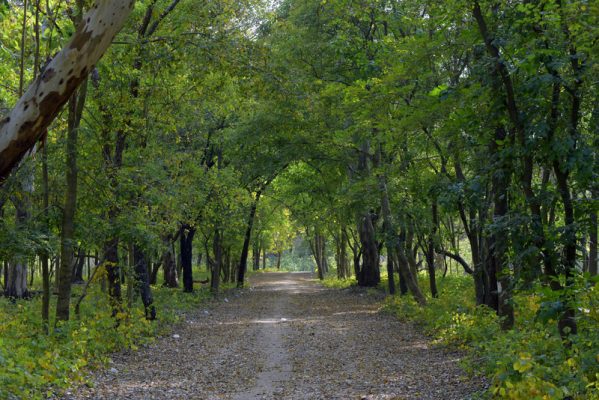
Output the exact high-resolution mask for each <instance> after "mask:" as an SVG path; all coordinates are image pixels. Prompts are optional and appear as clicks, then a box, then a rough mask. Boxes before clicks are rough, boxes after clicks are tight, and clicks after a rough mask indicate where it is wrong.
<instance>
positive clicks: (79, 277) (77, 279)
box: [72, 247, 85, 283]
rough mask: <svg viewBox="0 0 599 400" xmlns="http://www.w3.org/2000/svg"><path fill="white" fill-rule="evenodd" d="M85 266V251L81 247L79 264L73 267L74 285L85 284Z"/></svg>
mask: <svg viewBox="0 0 599 400" xmlns="http://www.w3.org/2000/svg"><path fill="white" fill-rule="evenodd" d="M84 266H85V249H84V248H83V247H79V251H78V252H77V262H76V263H75V266H74V267H73V277H72V282H73V283H85V280H84V279H83V267H84Z"/></svg>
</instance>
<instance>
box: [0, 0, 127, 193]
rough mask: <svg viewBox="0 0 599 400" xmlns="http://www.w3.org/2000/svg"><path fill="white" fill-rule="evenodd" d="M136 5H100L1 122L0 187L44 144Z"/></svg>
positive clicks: (107, 0) (115, 1)
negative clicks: (45, 136) (39, 143)
mask: <svg viewBox="0 0 599 400" xmlns="http://www.w3.org/2000/svg"><path fill="white" fill-rule="evenodd" d="M134 4H135V1H134V0H128V1H123V0H104V1H97V2H96V4H95V5H94V6H93V7H92V8H91V10H90V11H89V12H88V13H87V14H86V15H85V16H84V17H83V19H82V23H81V24H79V26H78V28H77V30H76V31H75V34H74V35H73V37H72V38H71V41H70V42H69V43H68V44H67V45H66V46H65V47H64V48H63V49H62V50H61V51H60V52H59V53H58V54H57V55H56V56H55V57H54V58H53V59H52V61H50V63H49V64H48V65H47V66H46V68H45V69H44V71H43V73H42V74H41V75H40V76H39V77H38V78H37V79H36V80H35V81H34V82H33V83H32V84H31V86H30V87H29V89H28V90H27V92H26V93H25V94H24V95H23V96H21V98H20V99H19V101H18V102H17V104H16V105H15V107H14V108H13V109H12V111H11V112H10V114H9V115H8V117H6V118H5V119H3V120H2V121H0V183H2V182H4V180H5V179H6V177H7V176H8V175H9V174H10V172H11V171H12V169H13V168H14V167H15V166H16V165H18V164H19V162H20V161H21V159H22V158H23V156H24V155H25V154H26V153H27V152H28V151H29V150H30V149H31V148H32V147H33V146H34V145H35V143H36V142H37V141H39V140H40V138H41V136H42V134H43V132H44V131H45V130H46V128H48V126H50V124H51V123H52V121H54V119H55V118H56V116H57V115H58V113H59V112H60V109H61V108H62V106H63V105H64V104H65V103H66V102H67V101H68V100H69V98H70V97H71V95H72V94H73V92H74V91H75V90H76V89H77V87H78V86H79V85H80V84H81V83H82V82H83V81H84V80H85V78H86V77H87V75H88V74H89V73H90V72H91V70H92V69H93V67H94V66H95V65H96V64H97V62H98V61H99V60H100V58H101V57H102V55H104V53H105V52H106V50H107V49H108V47H109V46H110V44H111V43H112V40H113V39H114V37H115V35H116V34H117V33H118V32H119V31H120V30H121V28H122V27H123V25H124V24H125V21H126V20H127V17H128V16H129V14H130V13H131V11H132V10H133V5H134Z"/></svg>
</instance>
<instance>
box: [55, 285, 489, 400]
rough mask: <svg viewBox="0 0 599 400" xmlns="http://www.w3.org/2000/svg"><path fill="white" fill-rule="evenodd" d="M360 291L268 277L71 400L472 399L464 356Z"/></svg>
mask: <svg viewBox="0 0 599 400" xmlns="http://www.w3.org/2000/svg"><path fill="white" fill-rule="evenodd" d="M379 308H380V301H379V299H377V298H376V296H373V295H371V294H368V293H366V292H365V291H362V290H358V289H342V290H339V289H327V288H324V287H322V286H320V285H318V284H317V283H316V281H315V280H313V279H312V277H311V275H310V274H304V273H281V274H277V273H264V274H256V275H254V276H252V277H251V279H250V288H248V289H244V290H240V291H231V292H228V293H226V294H225V295H222V296H221V297H220V298H219V299H218V301H214V302H213V303H212V304H209V305H207V306H206V308H204V309H200V310H198V311H196V312H194V313H190V314H188V315H187V317H186V321H185V323H183V324H180V325H179V326H177V327H176V329H175V330H174V331H173V332H172V334H171V335H170V336H168V337H164V338H161V339H159V340H157V341H156V342H155V343H154V344H152V345H150V346H147V347H144V348H141V349H139V350H138V351H135V352H132V351H130V352H125V353H120V354H116V355H114V356H113V362H112V364H111V365H109V367H108V368H107V369H106V370H105V371H103V372H100V373H97V374H96V376H94V377H93V378H92V380H93V381H94V385H93V388H91V389H90V388H82V389H80V390H79V391H76V392H75V393H74V394H70V395H68V396H67V397H65V399H70V400H75V399H106V400H108V399H232V400H242V399H248V400H249V399H444V400H447V399H468V398H470V396H472V395H475V393H477V392H480V391H481V390H484V388H485V382H484V379H481V378H472V377H468V376H466V374H465V373H464V371H463V370H462V369H461V368H460V366H459V361H460V359H461V358H462V357H463V354H461V353H459V352H454V351H452V350H448V349H444V348H440V347H436V346H433V345H432V344H431V342H430V339H428V338H427V337H425V336H424V335H423V334H422V333H420V332H419V331H418V329H417V328H415V327H414V326H413V325H411V324H407V323H404V322H400V321H398V320H397V319H396V318H394V317H393V316H392V315H389V314H386V313H380V312H379Z"/></svg>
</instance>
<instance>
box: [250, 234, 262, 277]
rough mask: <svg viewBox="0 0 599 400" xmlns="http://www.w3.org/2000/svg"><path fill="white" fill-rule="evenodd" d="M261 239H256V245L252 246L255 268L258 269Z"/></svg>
mask: <svg viewBox="0 0 599 400" xmlns="http://www.w3.org/2000/svg"><path fill="white" fill-rule="evenodd" d="M260 253H261V250H260V241H259V240H258V239H257V238H256V239H255V240H254V246H253V247H252V258H253V261H254V263H253V269H254V271H258V270H259V269H260Z"/></svg>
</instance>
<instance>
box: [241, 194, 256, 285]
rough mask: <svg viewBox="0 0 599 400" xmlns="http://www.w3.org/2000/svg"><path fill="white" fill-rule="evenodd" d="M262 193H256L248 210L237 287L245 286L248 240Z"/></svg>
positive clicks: (250, 236)
mask: <svg viewBox="0 0 599 400" xmlns="http://www.w3.org/2000/svg"><path fill="white" fill-rule="evenodd" d="M261 195H262V191H260V190H259V191H258V192H256V198H255V199H254V202H253V203H252V207H251V208H250V215H249V216H248V222H247V227H246V230H245V237H244V239H243V249H242V250H241V260H240V261H239V269H238V270H237V287H240V288H241V287H243V285H244V284H245V273H246V271H247V264H248V253H249V250H250V240H251V238H252V227H253V226H254V219H255V217H256V209H257V208H258V202H259V201H260V196H261ZM254 269H255V268H254Z"/></svg>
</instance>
